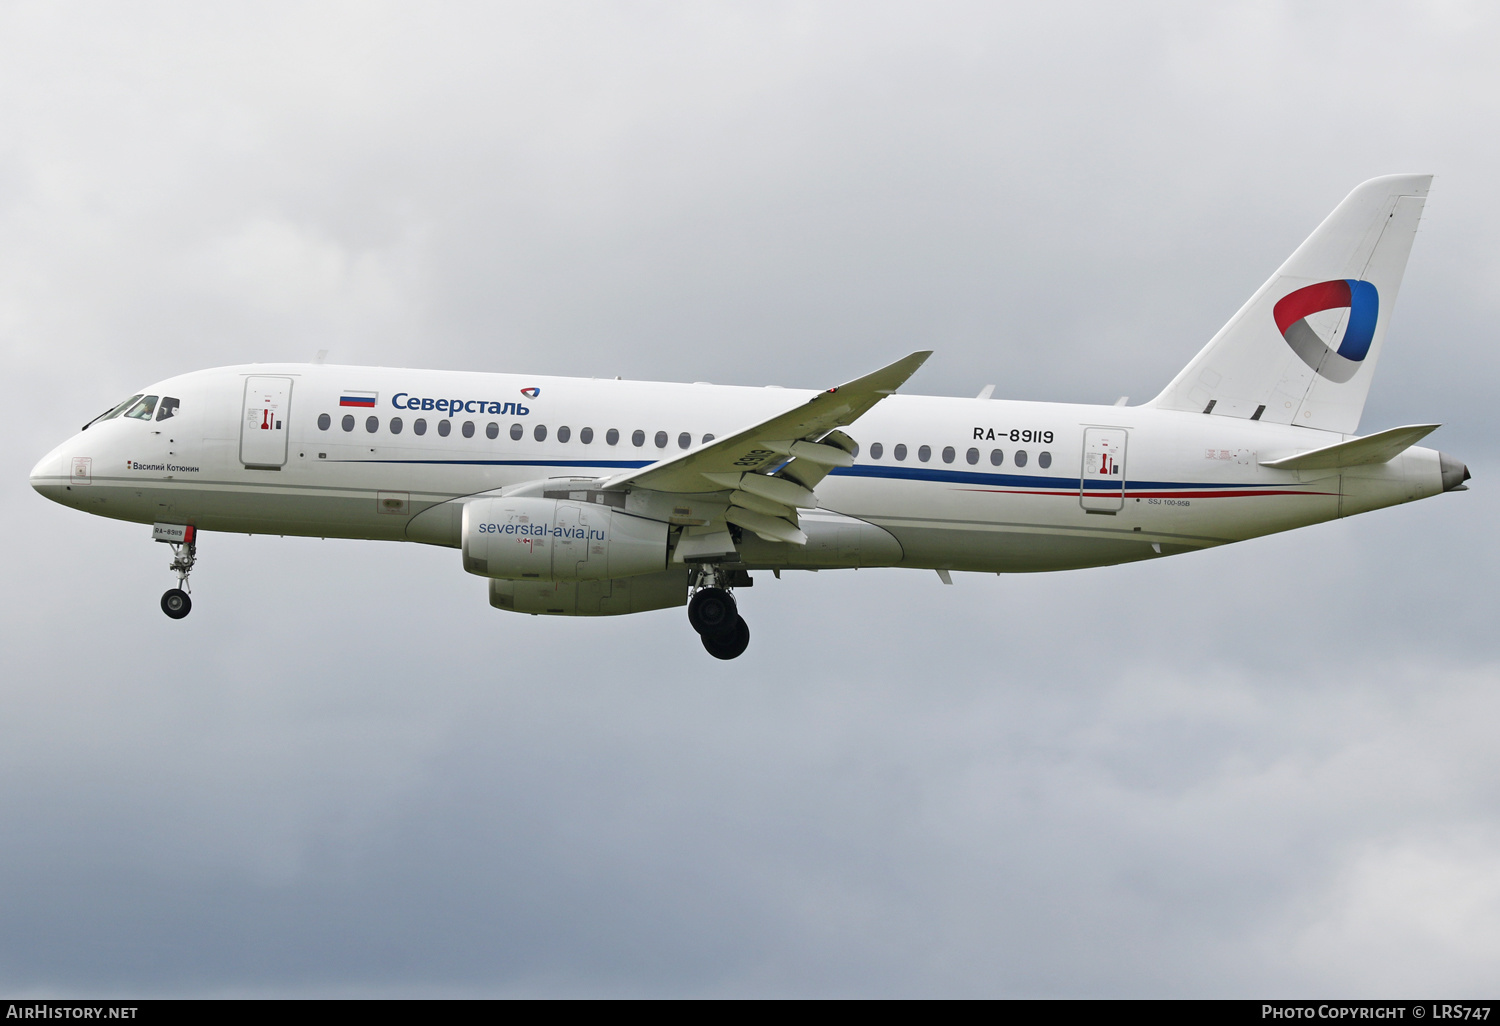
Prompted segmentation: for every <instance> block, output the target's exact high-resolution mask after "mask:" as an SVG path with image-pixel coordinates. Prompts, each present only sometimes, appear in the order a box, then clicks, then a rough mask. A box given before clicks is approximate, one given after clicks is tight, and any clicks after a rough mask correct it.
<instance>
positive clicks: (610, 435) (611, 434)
mask: <svg viewBox="0 0 1500 1026" xmlns="http://www.w3.org/2000/svg"><path fill="white" fill-rule="evenodd" d="M619 441H620V432H618V431H616V430H615V429H614V428H610V429H609V430H608V431H606V432H604V443H605V444H606V445H617V444H618V443H619Z"/></svg>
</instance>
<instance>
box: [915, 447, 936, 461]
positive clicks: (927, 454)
mask: <svg viewBox="0 0 1500 1026" xmlns="http://www.w3.org/2000/svg"><path fill="white" fill-rule="evenodd" d="M917 459H919V460H921V461H922V462H923V463H926V462H927V461H928V460H930V459H932V446H930V445H924V446H922V448H920V449H918V450H917Z"/></svg>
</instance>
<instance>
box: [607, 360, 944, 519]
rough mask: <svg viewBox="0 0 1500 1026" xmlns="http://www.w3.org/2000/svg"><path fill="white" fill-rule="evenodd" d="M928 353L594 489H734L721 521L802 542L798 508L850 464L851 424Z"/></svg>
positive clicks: (898, 384)
mask: <svg viewBox="0 0 1500 1026" xmlns="http://www.w3.org/2000/svg"><path fill="white" fill-rule="evenodd" d="M931 355H932V352H931V351H930V350H927V351H923V352H918V353H912V354H911V355H910V356H906V357H903V358H902V359H900V360H897V361H896V362H895V363H893V364H890V365H889V366H886V367H882V368H880V370H877V371H874V372H873V373H870V374H866V375H865V376H864V377H860V378H855V379H854V380H853V381H850V382H847V383H845V384H842V385H838V386H836V387H834V388H830V389H828V390H827V391H826V392H819V393H818V394H817V395H815V396H814V397H813V398H812V399H810V400H808V401H807V402H804V403H801V404H799V405H797V406H795V407H793V408H792V409H790V410H787V411H786V412H785V413H781V414H778V415H777V416H775V417H772V418H771V419H769V420H765V421H762V422H761V423H759V424H754V425H752V426H750V427H747V428H745V429H743V430H741V431H736V432H735V433H734V434H732V435H728V436H726V437H724V438H719V439H716V440H714V441H712V442H710V443H708V444H707V445H700V446H698V447H697V448H695V449H690V450H688V451H687V452H685V453H683V454H681V455H680V456H675V457H673V458H672V459H669V460H662V461H661V462H659V463H653V464H651V465H650V466H649V467H642V468H641V469H639V470H632V471H629V472H627V473H624V474H620V475H618V476H616V477H612V478H610V479H609V480H607V481H605V482H604V483H603V484H602V485H600V486H599V487H600V488H601V489H604V490H615V489H619V488H623V487H625V486H627V485H628V486H629V487H630V488H632V489H635V488H649V489H652V490H655V491H661V492H674V493H678V494H694V493H704V492H725V491H728V492H732V493H733V494H732V495H731V496H730V500H729V502H730V505H729V509H728V512H726V513H725V514H724V519H726V520H727V521H729V522H730V523H732V524H738V525H739V526H741V527H744V528H746V529H748V530H751V531H754V532H755V533H756V534H758V535H760V536H761V537H762V538H766V539H767V540H770V541H783V542H791V543H793V544H805V543H806V541H807V539H806V537H805V536H804V535H803V534H802V532H801V530H799V529H798V527H797V518H796V509H797V507H803V508H813V507H816V506H817V500H816V499H815V498H814V497H813V494H812V489H813V488H814V487H816V486H817V484H818V482H819V481H821V480H823V478H824V477H825V476H827V474H828V472H829V471H830V470H831V469H833V468H834V467H848V466H852V465H853V463H854V455H853V452H854V440H853V439H852V438H850V437H849V436H848V435H846V434H844V433H843V432H842V431H839V430H838V428H841V427H844V426H846V425H848V424H852V423H854V421H856V420H858V419H859V418H860V417H861V416H863V415H864V414H865V413H867V412H868V411H869V410H870V408H871V407H873V406H874V405H875V404H876V403H878V402H880V400H882V399H884V398H885V397H886V396H888V395H890V394H892V393H893V392H895V391H896V389H898V388H900V387H901V386H902V385H903V384H904V383H905V382H906V380H907V379H908V378H910V377H911V376H912V375H913V374H914V373H916V370H917V368H918V367H920V366H922V364H923V363H925V362H926V361H927V358H928V357H929V356H931Z"/></svg>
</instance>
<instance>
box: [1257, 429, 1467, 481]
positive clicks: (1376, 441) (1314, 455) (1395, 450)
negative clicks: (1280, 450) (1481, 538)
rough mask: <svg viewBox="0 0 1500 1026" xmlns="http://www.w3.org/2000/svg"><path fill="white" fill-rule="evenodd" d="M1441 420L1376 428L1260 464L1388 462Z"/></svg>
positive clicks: (1312, 466)
mask: <svg viewBox="0 0 1500 1026" xmlns="http://www.w3.org/2000/svg"><path fill="white" fill-rule="evenodd" d="M1441 426H1442V425H1441V424H1408V425H1406V426H1405V427H1394V428H1391V429H1390V430H1388V431H1379V432H1376V433H1375V434H1373V435H1365V436H1364V437H1363V438H1351V439H1349V440H1348V441H1347V442H1339V443H1337V444H1336V445H1326V446H1324V447H1323V448H1321V449H1311V450H1309V451H1308V452H1299V453H1298V454H1297V455H1295V456H1283V457H1282V458H1281V459H1279V460H1262V461H1261V464H1260V465H1261V466H1263V467H1275V468H1276V469H1277V470H1332V469H1334V468H1337V467H1362V466H1365V465H1366V464H1370V463H1388V462H1390V461H1391V460H1393V459H1395V458H1396V457H1397V456H1400V455H1401V454H1402V453H1403V452H1405V451H1406V450H1407V449H1410V448H1411V447H1412V446H1414V445H1416V444H1417V443H1418V442H1420V441H1421V440H1422V439H1424V438H1426V437H1427V436H1428V435H1430V434H1432V433H1433V432H1434V431H1436V430H1437V429H1438V428H1439V427H1441Z"/></svg>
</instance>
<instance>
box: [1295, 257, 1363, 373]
mask: <svg viewBox="0 0 1500 1026" xmlns="http://www.w3.org/2000/svg"><path fill="white" fill-rule="evenodd" d="M1341 309H1348V311H1349V316H1348V321H1347V323H1346V324H1345V325H1344V337H1343V339H1342V340H1341V341H1340V342H1339V344H1338V348H1337V349H1335V348H1333V347H1332V346H1330V345H1329V344H1328V343H1327V342H1325V341H1324V340H1323V339H1322V337H1321V336H1319V335H1318V333H1317V332H1316V331H1315V330H1313V327H1312V325H1310V324H1308V323H1307V319H1308V318H1309V317H1311V316H1313V315H1314V314H1319V313H1322V312H1324V311H1325V310H1341ZM1271 315H1272V316H1273V317H1275V318H1276V327H1277V329H1278V330H1279V331H1280V332H1281V337H1282V338H1284V339H1286V344H1287V345H1289V346H1291V347H1292V352H1294V353H1296V354H1297V355H1298V356H1300V357H1301V358H1302V362H1303V363H1305V364H1307V365H1308V366H1309V367H1311V368H1312V369H1313V370H1315V371H1317V372H1318V374H1319V375H1321V376H1322V377H1325V378H1327V379H1328V380H1329V381H1339V382H1343V381H1348V380H1349V379H1350V378H1352V377H1354V372H1355V371H1357V370H1359V365H1360V364H1361V363H1362V362H1363V361H1364V358H1365V357H1366V356H1367V355H1369V352H1370V343H1371V342H1372V341H1374V339H1375V322H1376V321H1378V320H1379V319H1380V293H1379V292H1378V291H1377V290H1376V288H1375V286H1374V285H1372V284H1370V283H1369V282H1367V281H1359V280H1356V279H1354V278H1341V279H1337V280H1335V281H1323V282H1319V283H1318V284H1316V285H1308V286H1306V287H1305V288H1300V289H1298V290H1297V291H1296V292H1290V293H1288V294H1287V295H1285V296H1282V297H1281V299H1280V300H1278V301H1277V303H1276V306H1275V307H1274V308H1273V309H1272V311H1271Z"/></svg>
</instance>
